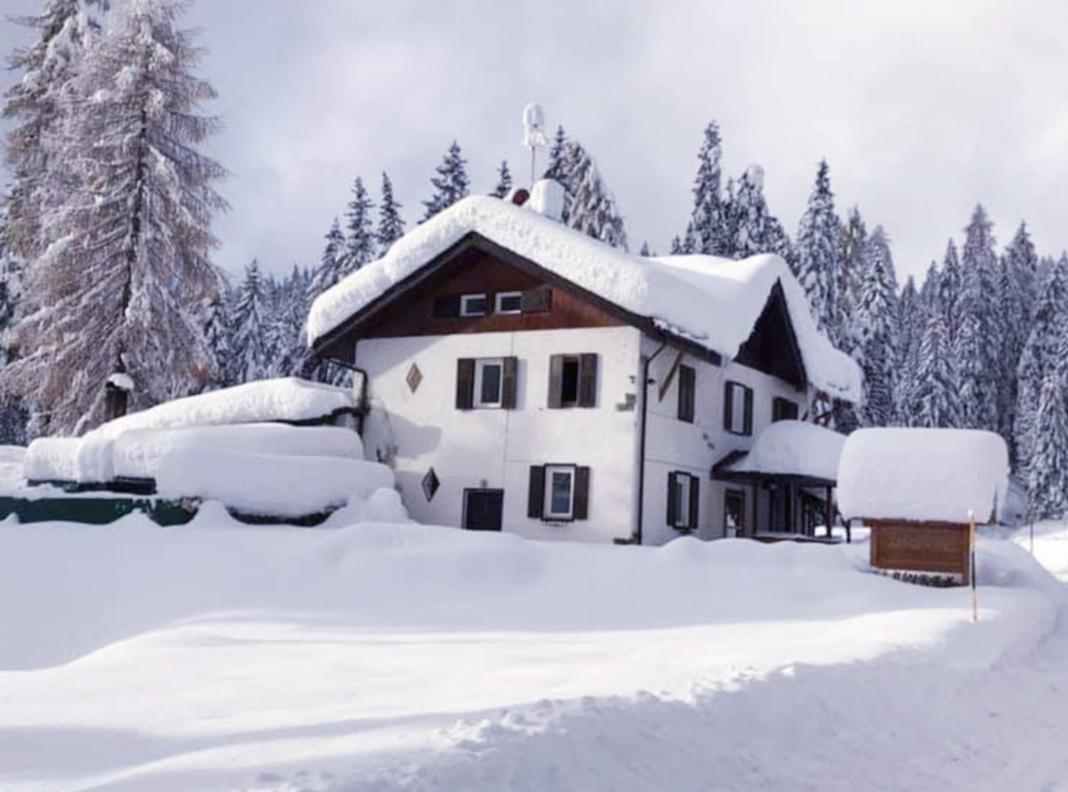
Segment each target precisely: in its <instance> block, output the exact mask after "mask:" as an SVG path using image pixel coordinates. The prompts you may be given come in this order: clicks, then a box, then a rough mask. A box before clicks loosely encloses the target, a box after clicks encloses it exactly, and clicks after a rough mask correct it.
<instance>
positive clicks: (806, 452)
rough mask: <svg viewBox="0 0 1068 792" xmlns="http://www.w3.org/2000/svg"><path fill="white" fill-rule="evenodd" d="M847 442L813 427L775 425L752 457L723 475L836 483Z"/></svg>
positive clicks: (727, 467)
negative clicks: (843, 449)
mask: <svg viewBox="0 0 1068 792" xmlns="http://www.w3.org/2000/svg"><path fill="white" fill-rule="evenodd" d="M845 440H846V437H845V435H843V434H839V433H838V432H836V431H834V430H833V429H828V428H826V427H824V426H817V425H816V424H814V423H808V422H806V421H775V422H774V423H772V424H769V425H768V426H767V427H766V428H765V429H764V430H763V431H762V432H761V433H760V434H759V435H757V437H756V440H754V441H753V447H752V448H751V449H750V450H749V453H747V454H746V455H745V456H743V457H740V458H739V459H736V460H734V461H732V462H729V463H727V464H726V465H725V466H724V467H723V468H722V472H726V473H733V474H743V475H744V474H756V475H762V476H768V475H770V476H796V477H799V478H805V479H814V480H821V481H828V482H830V481H835V480H836V479H837V477H838V460H839V457H840V456H841V455H842V446H843V445H844V444H845Z"/></svg>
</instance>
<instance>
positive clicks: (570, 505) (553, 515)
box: [542, 464, 577, 522]
mask: <svg viewBox="0 0 1068 792" xmlns="http://www.w3.org/2000/svg"><path fill="white" fill-rule="evenodd" d="M556 473H563V474H566V475H567V477H568V494H567V501H568V502H567V511H566V512H556V511H553V476H554V474H556ZM576 474H577V466H576V465H558V464H557V465H552V464H550V465H545V490H544V493H543V497H544V500H543V501H542V503H543V504H544V505H543V507H542V514H543V516H542V519H543V520H545V521H547V522H565V521H570V520H573V519H575V477H576Z"/></svg>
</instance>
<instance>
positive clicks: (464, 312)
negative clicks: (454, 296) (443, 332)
mask: <svg viewBox="0 0 1068 792" xmlns="http://www.w3.org/2000/svg"><path fill="white" fill-rule="evenodd" d="M488 304H489V300H488V299H487V297H486V295H485V294H464V295H462V296H461V297H460V316H485V315H486V308H487V306H488Z"/></svg>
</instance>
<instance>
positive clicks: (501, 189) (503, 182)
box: [490, 160, 512, 198]
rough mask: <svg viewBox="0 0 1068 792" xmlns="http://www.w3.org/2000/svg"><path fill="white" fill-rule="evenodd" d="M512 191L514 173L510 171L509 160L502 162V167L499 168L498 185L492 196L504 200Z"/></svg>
mask: <svg viewBox="0 0 1068 792" xmlns="http://www.w3.org/2000/svg"><path fill="white" fill-rule="evenodd" d="M511 189H512V172H511V171H510V170H508V160H501V165H500V167H499V168H497V185H496V186H495V187H494V188H493V192H491V193H490V195H495V196H497V197H498V198H503V197H504V196H506V195H507V194H508V193H509V192H510V191H511Z"/></svg>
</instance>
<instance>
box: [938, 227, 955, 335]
mask: <svg viewBox="0 0 1068 792" xmlns="http://www.w3.org/2000/svg"><path fill="white" fill-rule="evenodd" d="M960 290H961V271H960V258H959V256H958V255H957V246H956V244H955V243H954V242H953V240H952V239H950V240H949V242H947V243H946V255H945V258H943V259H942V270H941V272H939V273H938V291H937V292H936V294H937V300H938V305H939V308H940V309H941V311H942V316H943V318H944V319H945V320H946V330H947V331H948V332H949V343H950V344H951V345H955V344H956V341H957V323H958V322H959V321H960V317H959V315H958V313H957V305H958V303H959V302H960Z"/></svg>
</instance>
